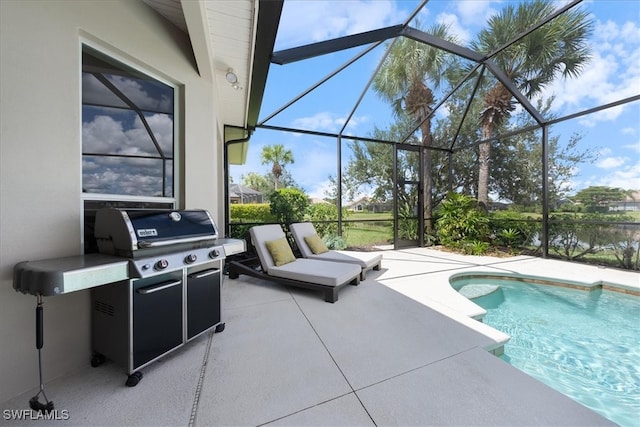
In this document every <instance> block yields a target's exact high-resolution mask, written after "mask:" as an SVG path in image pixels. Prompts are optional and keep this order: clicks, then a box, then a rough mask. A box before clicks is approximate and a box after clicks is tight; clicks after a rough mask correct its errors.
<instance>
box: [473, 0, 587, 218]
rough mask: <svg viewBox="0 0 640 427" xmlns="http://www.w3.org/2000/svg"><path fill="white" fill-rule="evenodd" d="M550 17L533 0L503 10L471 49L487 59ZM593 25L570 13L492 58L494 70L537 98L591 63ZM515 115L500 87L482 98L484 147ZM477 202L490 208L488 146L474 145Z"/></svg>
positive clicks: (540, 1)
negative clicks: (481, 53) (475, 146)
mask: <svg viewBox="0 0 640 427" xmlns="http://www.w3.org/2000/svg"><path fill="white" fill-rule="evenodd" d="M554 11H555V9H554V6H553V4H552V3H551V2H550V1H547V0H534V1H532V2H530V3H520V4H518V5H517V6H515V5H513V4H508V5H507V6H506V7H505V8H504V9H503V10H502V12H500V13H499V14H498V15H496V16H493V17H491V19H490V20H489V23H488V28H486V29H483V30H482V31H480V33H479V34H478V40H477V42H473V43H472V49H474V50H476V51H479V52H483V53H490V52H493V51H494V50H496V49H498V48H499V47H501V46H504V45H506V44H507V43H508V42H510V41H511V40H513V39H515V38H516V37H517V36H518V35H519V34H521V33H523V32H525V31H526V30H527V29H528V28H530V27H531V26H532V24H533V23H535V22H538V21H539V20H540V19H542V18H544V17H546V16H548V15H550V14H551V13H553V12H554ZM592 31H593V23H592V21H591V20H590V19H589V15H588V13H587V12H585V11H582V10H579V9H576V8H573V9H569V10H568V11H566V12H564V13H562V14H561V15H559V16H557V17H556V18H555V19H553V20H551V21H550V22H548V23H546V24H545V25H543V26H542V27H540V28H538V29H537V30H535V31H533V32H532V33H530V34H528V35H527V36H525V37H523V38H522V39H520V40H519V41H518V42H516V43H514V44H512V45H511V46H509V47H508V48H506V49H504V50H503V51H501V52H500V53H498V54H497V55H495V56H494V57H493V60H494V61H495V63H496V64H497V65H498V67H499V68H500V69H501V70H502V71H503V72H504V73H505V74H506V76H507V77H509V78H510V79H511V81H513V83H514V84H515V86H516V87H517V88H518V89H519V90H520V91H521V92H522V93H523V94H524V95H525V96H526V97H528V98H532V97H534V96H536V95H538V94H539V93H540V92H541V91H542V89H543V88H544V87H545V85H547V84H549V83H550V82H552V81H553V80H554V79H555V78H556V77H558V76H561V77H563V78H568V77H577V76H578V75H579V74H580V72H581V71H582V69H583V67H584V66H585V65H586V64H587V62H588V61H589V59H590V50H589V46H588V44H587V40H588V38H589V36H590V35H591V33H592ZM514 109H515V106H514V101H513V96H512V94H511V92H509V91H508V90H507V88H506V87H505V86H504V85H503V84H502V83H500V82H496V83H494V85H493V86H492V87H491V89H490V90H489V91H488V92H486V94H485V96H484V109H483V110H482V112H481V115H480V124H481V127H482V140H483V141H487V140H488V139H489V138H491V137H492V136H493V134H494V131H495V129H496V128H497V127H499V126H500V125H501V124H502V123H504V122H505V120H507V119H508V118H509V117H510V115H511V112H512V111H513V110H514ZM478 148H479V157H478V163H479V169H478V202H479V203H480V205H481V206H483V207H484V208H485V209H486V208H487V206H488V202H489V162H490V158H491V144H490V143H489V142H483V143H481V144H480V145H479V147H478Z"/></svg>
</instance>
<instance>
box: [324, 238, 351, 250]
mask: <svg viewBox="0 0 640 427" xmlns="http://www.w3.org/2000/svg"><path fill="white" fill-rule="evenodd" d="M322 240H323V241H324V243H325V245H327V248H329V249H337V250H342V249H346V247H347V241H346V240H345V239H344V238H343V237H342V236H336V235H329V236H324V237H323V238H322Z"/></svg>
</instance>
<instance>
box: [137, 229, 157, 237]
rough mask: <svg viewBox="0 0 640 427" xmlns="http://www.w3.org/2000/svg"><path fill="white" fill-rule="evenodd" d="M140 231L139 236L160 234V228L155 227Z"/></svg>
mask: <svg viewBox="0 0 640 427" xmlns="http://www.w3.org/2000/svg"><path fill="white" fill-rule="evenodd" d="M137 231H138V237H153V236H157V235H158V230H156V229H155V228H144V229H141V230H137Z"/></svg>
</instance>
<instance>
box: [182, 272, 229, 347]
mask: <svg viewBox="0 0 640 427" xmlns="http://www.w3.org/2000/svg"><path fill="white" fill-rule="evenodd" d="M221 277H222V276H221V275H220V269H218V268H210V269H208V270H203V271H199V272H196V273H189V274H188V275H187V339H191V338H193V337H195V336H196V335H198V334H200V333H202V332H204V331H206V330H207V329H209V328H211V327H212V326H214V325H217V324H218V323H220V279H221Z"/></svg>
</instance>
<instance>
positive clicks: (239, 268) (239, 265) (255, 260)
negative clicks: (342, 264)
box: [228, 225, 360, 303]
mask: <svg viewBox="0 0 640 427" xmlns="http://www.w3.org/2000/svg"><path fill="white" fill-rule="evenodd" d="M260 227H266V226H260ZM277 227H280V226H279V225H278V226H277ZM280 231H282V230H281V229H280ZM282 236H283V237H284V232H282ZM251 243H252V246H253V247H254V248H255V247H256V243H255V242H253V241H252V242H251ZM294 262H295V261H294ZM321 262H322V263H323V264H326V263H328V262H330V261H321ZM338 264H339V263H338ZM329 270H330V269H329ZM266 271H267V266H264V265H262V261H261V260H260V257H259V256H258V257H250V258H246V259H243V260H233V261H230V262H229V264H228V273H229V279H237V278H238V277H239V276H240V275H241V274H245V275H247V276H251V277H256V278H259V279H264V280H269V281H272V282H277V283H281V284H283V285H286V286H295V287H298V288H305V289H311V290H320V291H322V292H323V294H324V300H325V301H326V302H330V303H334V302H336V301H337V300H338V293H339V291H340V290H341V289H342V288H343V287H345V286H347V285H353V286H357V285H359V284H360V274H356V275H355V277H353V278H352V279H349V280H347V281H346V282H344V283H339V284H337V285H335V286H329V285H324V284H320V283H313V282H309V281H304V280H294V279H289V278H286V277H277V276H273V275H270V274H268V273H267V272H266Z"/></svg>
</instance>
